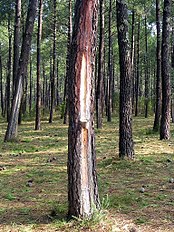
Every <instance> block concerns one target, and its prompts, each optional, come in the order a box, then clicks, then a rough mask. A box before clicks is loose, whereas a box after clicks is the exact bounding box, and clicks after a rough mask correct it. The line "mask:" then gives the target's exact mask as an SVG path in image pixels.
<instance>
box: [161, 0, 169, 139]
mask: <svg viewBox="0 0 174 232" xmlns="http://www.w3.org/2000/svg"><path fill="white" fill-rule="evenodd" d="M170 13H171V0H164V10H163V29H162V49H161V59H162V62H161V66H162V67H161V70H162V117H161V127H160V139H161V140H162V139H169V138H170V117H171V114H170V94H171V87H170V62H169V60H170Z"/></svg>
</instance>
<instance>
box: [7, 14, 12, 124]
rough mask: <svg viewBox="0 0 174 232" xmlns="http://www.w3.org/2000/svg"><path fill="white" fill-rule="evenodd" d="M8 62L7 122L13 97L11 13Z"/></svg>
mask: <svg viewBox="0 0 174 232" xmlns="http://www.w3.org/2000/svg"><path fill="white" fill-rule="evenodd" d="M8 40H9V41H8V44H9V48H8V64H7V70H8V71H7V83H6V109H7V122H8V121H9V118H10V107H11V106H10V105H11V104H10V99H11V91H10V85H11V66H12V33H11V21H10V15H9V16H8Z"/></svg>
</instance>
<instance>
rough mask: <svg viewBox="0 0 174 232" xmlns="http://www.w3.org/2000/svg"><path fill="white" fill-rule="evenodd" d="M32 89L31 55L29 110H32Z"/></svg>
mask: <svg viewBox="0 0 174 232" xmlns="http://www.w3.org/2000/svg"><path fill="white" fill-rule="evenodd" d="M32 89H33V75H32V57H31V55H30V96H29V112H30V115H31V110H32V98H33V97H32Z"/></svg>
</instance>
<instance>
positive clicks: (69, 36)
mask: <svg viewBox="0 0 174 232" xmlns="http://www.w3.org/2000/svg"><path fill="white" fill-rule="evenodd" d="M71 42H72V1H71V0H69V23H68V41H67V57H66V77H65V86H64V103H65V112H64V119H63V124H66V123H67V112H68V91H67V89H68V79H69V76H70V48H71Z"/></svg>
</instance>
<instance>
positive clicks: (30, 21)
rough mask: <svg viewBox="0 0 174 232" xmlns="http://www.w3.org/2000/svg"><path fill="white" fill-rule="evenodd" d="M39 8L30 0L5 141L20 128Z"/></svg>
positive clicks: (35, 1)
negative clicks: (22, 102)
mask: <svg viewBox="0 0 174 232" xmlns="http://www.w3.org/2000/svg"><path fill="white" fill-rule="evenodd" d="M36 9H37V0H30V2H29V7H28V13H27V19H26V29H25V34H24V38H23V43H22V49H21V56H20V62H19V68H18V74H17V77H18V80H17V87H16V90H15V96H14V99H13V105H12V111H11V115H10V119H9V122H8V126H7V131H6V134H5V138H4V141H9V140H13V139H15V138H16V137H17V132H18V131H17V129H18V116H19V109H20V105H21V99H22V94H23V86H22V85H23V78H24V75H25V71H26V67H27V64H28V59H29V52H30V47H31V39H32V33H33V27H34V20H35V16H36Z"/></svg>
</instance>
